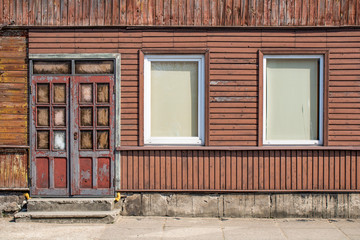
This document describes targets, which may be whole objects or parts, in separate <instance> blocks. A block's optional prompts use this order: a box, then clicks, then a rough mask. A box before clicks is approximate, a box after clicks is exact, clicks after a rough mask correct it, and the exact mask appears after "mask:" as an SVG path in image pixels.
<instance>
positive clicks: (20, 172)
mask: <svg viewBox="0 0 360 240" xmlns="http://www.w3.org/2000/svg"><path fill="white" fill-rule="evenodd" d="M27 174H28V154H27V150H25V149H0V190H1V189H19V188H22V189H23V188H27V187H28V181H27V180H28V175H27Z"/></svg>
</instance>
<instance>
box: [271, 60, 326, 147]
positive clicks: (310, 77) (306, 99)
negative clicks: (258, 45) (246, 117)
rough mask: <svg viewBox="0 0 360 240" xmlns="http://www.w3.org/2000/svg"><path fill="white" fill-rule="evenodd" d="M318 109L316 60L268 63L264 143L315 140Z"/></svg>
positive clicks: (316, 137)
mask: <svg viewBox="0 0 360 240" xmlns="http://www.w3.org/2000/svg"><path fill="white" fill-rule="evenodd" d="M318 106H319V73H318V59H267V64H266V140H318V139H319V126H318V123H319V107H318Z"/></svg>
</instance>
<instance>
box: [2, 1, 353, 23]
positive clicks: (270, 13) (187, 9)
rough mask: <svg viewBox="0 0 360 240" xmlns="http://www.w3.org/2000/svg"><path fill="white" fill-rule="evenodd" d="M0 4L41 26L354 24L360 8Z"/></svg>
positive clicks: (336, 4)
mask: <svg viewBox="0 0 360 240" xmlns="http://www.w3.org/2000/svg"><path fill="white" fill-rule="evenodd" d="M74 3H76V4H74ZM0 6H2V9H3V11H1V13H0V22H2V23H9V22H10V21H15V24H16V25H27V24H35V25H39V26H41V25H42V26H46V25H52V24H55V25H56V26H72V25H77V26H87V25H88V23H89V22H91V24H90V25H91V26H102V25H107V26H110V25H112V26H118V25H130V26H131V25H140V26H152V25H161V26H163V25H166V26H178V25H187V26H269V25H271V26H285V25H286V26H349V25H350V26H351V25H358V24H359V20H358V19H359V12H360V7H359V3H358V1H356V0H264V1H262V0H136V1H133V0H101V1H100V0H63V1H60V0H53V1H50V0H1V1H0ZM19 6H21V7H19ZM51 12H53V13H54V14H52V15H51V14H49V13H51ZM27 19H29V21H28V20H27Z"/></svg>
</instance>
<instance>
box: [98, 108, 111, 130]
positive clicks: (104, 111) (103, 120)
mask: <svg viewBox="0 0 360 240" xmlns="http://www.w3.org/2000/svg"><path fill="white" fill-rule="evenodd" d="M97 125H98V126H109V108H108V107H98V108H97Z"/></svg>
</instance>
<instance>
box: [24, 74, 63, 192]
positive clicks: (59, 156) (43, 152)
mask: <svg viewBox="0 0 360 240" xmlns="http://www.w3.org/2000/svg"><path fill="white" fill-rule="evenodd" d="M69 89H70V77H66V76H65V77H55V76H51V77H49V76H34V77H33V78H32V84H31V91H32V93H31V103H32V104H31V106H32V109H31V111H32V124H31V190H32V191H31V194H32V195H39V196H66V195H69V193H70V192H69V174H68V172H69V171H68V170H69V153H70V146H69V141H68V135H69V119H68V113H69V107H70V103H69Z"/></svg>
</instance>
